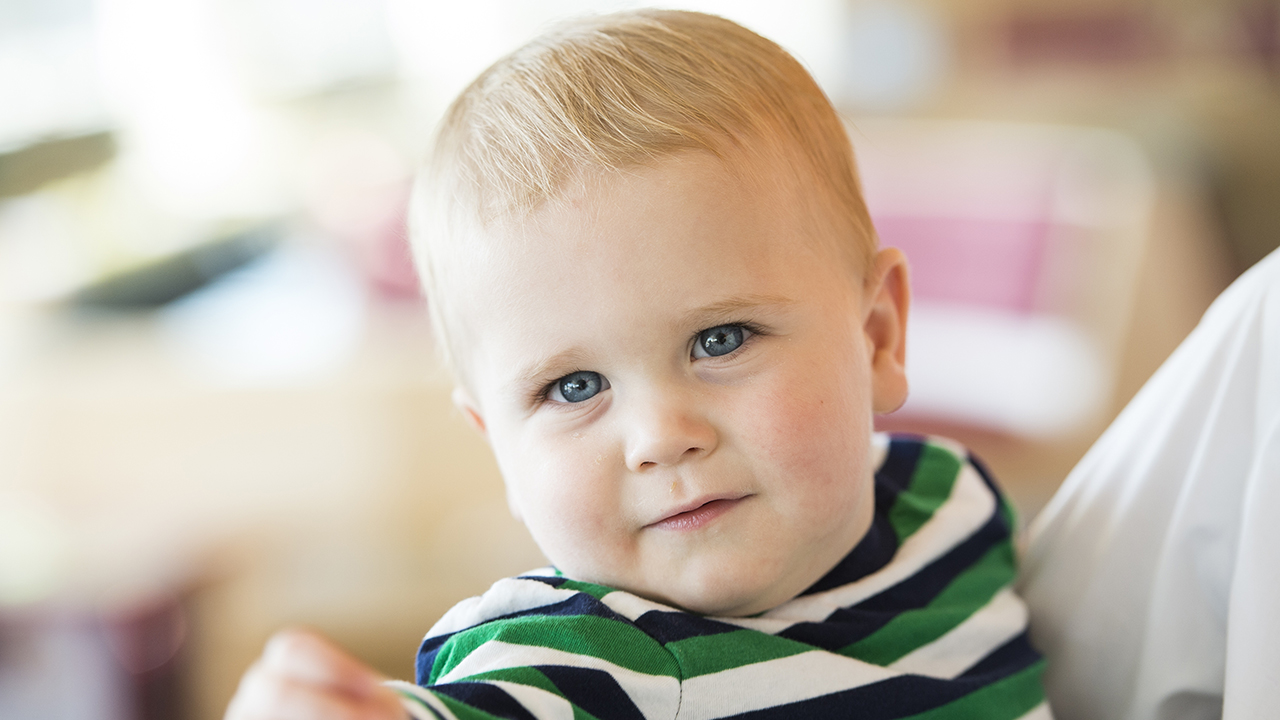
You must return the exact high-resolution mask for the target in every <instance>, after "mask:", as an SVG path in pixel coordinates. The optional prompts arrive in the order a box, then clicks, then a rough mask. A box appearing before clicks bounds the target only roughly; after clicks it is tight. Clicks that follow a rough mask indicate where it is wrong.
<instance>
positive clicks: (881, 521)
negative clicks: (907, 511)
mask: <svg viewBox="0 0 1280 720" xmlns="http://www.w3.org/2000/svg"><path fill="white" fill-rule="evenodd" d="M878 491H879V488H878V487H877V493H878ZM895 497H896V496H895ZM878 500H879V495H878V494H877V501H878ZM897 552H898V533H896V532H894V530H893V525H892V524H891V523H890V522H889V518H888V515H887V514H885V513H880V512H877V513H876V514H875V516H874V517H873V518H872V519H871V527H870V528H868V529H867V534H866V535H863V536H862V540H860V541H858V544H857V545H855V546H854V548H853V551H852V552H850V553H849V554H848V555H845V556H844V559H843V560H841V561H840V562H839V563H837V564H836V566H835V567H834V568H832V569H831V571H830V572H828V573H827V574H826V575H824V576H823V577H822V579H821V580H819V581H818V582H816V583H814V584H813V585H812V586H810V587H809V589H808V590H805V591H804V592H803V593H801V595H812V594H814V593H820V592H826V591H827V590H832V589H834V588H838V587H840V586H841V585H848V584H849V583H851V582H857V581H858V580H861V579H862V578H864V577H866V576H868V575H870V574H871V573H873V572H876V571H877V570H879V569H881V568H883V567H884V566H885V565H888V564H889V561H891V560H893V556H894V555H895V554H896V553H897Z"/></svg>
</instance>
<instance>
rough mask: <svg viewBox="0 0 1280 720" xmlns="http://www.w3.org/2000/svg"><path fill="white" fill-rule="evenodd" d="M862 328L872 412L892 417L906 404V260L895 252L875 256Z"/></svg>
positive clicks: (908, 297) (866, 286)
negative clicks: (865, 344)
mask: <svg viewBox="0 0 1280 720" xmlns="http://www.w3.org/2000/svg"><path fill="white" fill-rule="evenodd" d="M863 288H864V292H863V325H862V331H863V334H864V335H865V337H866V340H867V350H868V357H869V358H870V360H871V397H872V402H871V405H872V409H873V410H874V411H875V412H876V413H891V412H893V411H894V410H897V409H898V408H900V407H902V403H904V402H906V400H907V372H906V363H907V312H908V310H909V309H910V307H911V285H910V282H909V280H908V276H907V258H906V256H904V255H903V254H902V251H901V250H899V249H897V248H885V249H883V250H881V251H879V252H878V253H876V257H875V262H874V263H873V264H872V266H871V267H870V268H869V269H868V272H867V276H866V280H865V283H864V285H863Z"/></svg>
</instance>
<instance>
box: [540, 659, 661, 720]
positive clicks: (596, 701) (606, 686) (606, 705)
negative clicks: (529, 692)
mask: <svg viewBox="0 0 1280 720" xmlns="http://www.w3.org/2000/svg"><path fill="white" fill-rule="evenodd" d="M534 668H535V669H537V670H539V671H541V672H542V674H543V675H546V676H547V679H548V680H550V681H551V682H552V683H554V684H555V686H556V688H557V689H559V690H560V694H561V695H563V696H564V697H565V698H566V699H567V700H568V701H569V702H571V703H573V704H574V705H577V706H578V707H580V708H582V709H583V710H586V711H587V712H589V713H591V714H592V715H595V716H596V717H598V718H609V720H644V714H643V713H641V712H640V708H638V707H636V705H635V703H634V702H632V701H631V697H630V696H629V695H627V693H626V691H625V690H623V689H622V686H621V685H619V684H618V681H617V680H615V679H614V677H613V676H612V675H610V674H609V673H607V672H605V671H603V670H592V669H590V668H580V667H570V666H567V665H535V666H534Z"/></svg>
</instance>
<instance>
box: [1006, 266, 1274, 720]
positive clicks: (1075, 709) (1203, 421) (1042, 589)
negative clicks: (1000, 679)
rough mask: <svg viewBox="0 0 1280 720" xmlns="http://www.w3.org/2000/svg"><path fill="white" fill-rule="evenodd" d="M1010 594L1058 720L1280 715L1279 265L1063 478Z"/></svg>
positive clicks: (1238, 286) (1242, 285) (1215, 320)
mask: <svg viewBox="0 0 1280 720" xmlns="http://www.w3.org/2000/svg"><path fill="white" fill-rule="evenodd" d="M1021 585H1022V587H1021V590H1022V593H1023V597H1024V598H1025V599H1026V601H1027V603H1028V605H1029V606H1030V609H1031V632H1032V638H1033V640H1034V641H1035V642H1036V644H1037V646H1038V647H1039V649H1040V650H1041V651H1042V652H1044V653H1045V655H1046V656H1047V658H1048V660H1049V666H1048V671H1047V674H1046V677H1045V681H1046V686H1047V688H1046V689H1047V692H1048V697H1049V702H1050V704H1051V705H1052V706H1053V710H1054V714H1055V715H1056V716H1057V717H1058V718H1059V719H1060V720H1111V719H1113V718H1115V719H1119V718H1124V719H1126V720H1182V719H1187V720H1191V719H1199V718H1217V717H1222V718H1224V719H1225V720H1253V719H1255V718H1276V717H1280V251H1277V252H1273V253H1272V254H1271V255H1270V256H1269V257H1267V258H1266V259H1265V260H1263V261H1262V262H1260V263H1259V264H1258V265H1257V266H1255V267H1254V268H1253V269H1251V270H1250V271H1249V272H1248V273H1246V274H1245V275H1244V276H1242V277H1241V278H1240V279H1239V280H1237V281H1236V282H1235V283H1234V284H1233V285H1232V286H1231V287H1230V288H1229V289H1228V290H1227V291H1226V292H1225V293H1223V295H1222V296H1221V297H1220V298H1218V300H1217V301H1216V302H1215V303H1214V304H1213V306H1212V307H1210V309H1209V311H1208V312H1206V313H1205V316H1204V318H1203V319H1202V320H1201V322H1200V325H1199V326H1198V327H1197V328H1196V329H1195V331H1193V332H1192V333H1191V335H1190V336H1189V337H1188V338H1187V339H1186V341H1184V342H1183V344H1182V345H1181V346H1180V347H1179V348H1178V349H1177V350H1176V351H1175V352H1174V354H1173V355H1172V356H1171V357H1170V358H1169V360H1168V361H1167V362H1166V363H1165V364H1164V365H1163V366H1162V367H1161V368H1160V370H1159V371H1157V372H1156V374H1155V375H1154V376H1152V378H1151V380H1150V381H1149V382H1148V383H1147V385H1146V386H1145V387H1144V388H1143V389H1142V391H1141V392H1140V393H1138V395H1137V397H1135V398H1134V400H1133V402H1132V403H1130V405H1129V407H1127V408H1126V409H1125V411H1124V412H1123V413H1122V414H1121V415H1120V417H1119V418H1118V419H1117V420H1116V422H1115V423H1114V424H1113V425H1112V426H1111V428H1110V429H1108V430H1107V432H1106V433H1105V434H1104V435H1103V436H1102V438H1101V439H1100V440H1099V441H1098V442H1097V444H1096V445H1095V446H1094V447H1093V449H1091V450H1090V451H1089V453H1088V454H1087V455H1086V456H1085V457H1084V459H1083V460H1082V461H1081V462H1080V464H1079V465H1078V466H1077V467H1076V469H1075V470H1074V471H1073V472H1072V473H1071V475H1070V476H1069V477H1068V478H1067V480H1066V482H1065V483H1064V484H1063V486H1062V488H1061V490H1059V492H1058V494H1057V495H1056V496H1055V497H1054V499H1053V500H1052V502H1050V504H1049V505H1048V507H1046V508H1045V510H1044V512H1043V513H1042V514H1041V515H1040V517H1039V518H1037V520H1036V522H1035V523H1034V524H1033V525H1032V528H1031V540H1030V549H1029V552H1028V554H1027V557H1026V558H1025V562H1024V566H1023V579H1022V581H1021Z"/></svg>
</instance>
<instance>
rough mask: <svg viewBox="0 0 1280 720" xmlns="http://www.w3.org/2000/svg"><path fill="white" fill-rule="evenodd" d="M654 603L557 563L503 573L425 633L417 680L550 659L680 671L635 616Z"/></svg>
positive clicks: (606, 666)
mask: <svg viewBox="0 0 1280 720" xmlns="http://www.w3.org/2000/svg"><path fill="white" fill-rule="evenodd" d="M649 605H655V606H656V603H650V602H649V601H647V600H644V599H642V598H639V597H636V596H635V595H631V594H630V593H625V592H620V591H617V590H613V589H612V588H608V587H604V586H601V585H593V584H591V583H584V582H578V581H575V580H571V579H568V578H565V577H563V576H561V575H559V574H558V573H556V572H555V570H554V569H552V568H545V569H542V570H538V571H534V572H532V573H527V574H525V575H521V576H519V577H515V578H506V579H503V580H499V581H498V582H497V583H494V585H493V586H492V587H491V588H489V590H488V591H487V592H485V593H484V594H483V595H480V596H478V597H473V598H470V599H468V600H465V601H463V602H461V603H459V604H458V605H456V606H455V607H454V608H453V609H452V610H450V611H449V612H448V613H446V614H445V616H444V617H443V618H441V619H440V622H438V623H436V625H435V626H434V627H432V628H431V630H430V631H429V632H428V633H427V636H426V638H425V639H424V640H423V642H422V646H421V648H420V649H419V652H418V668H417V670H418V682H419V683H420V684H423V685H431V684H437V683H447V682H456V681H458V680H460V679H462V678H465V677H470V676H473V675H476V674H479V673H484V672H488V671H491V670H493V669H495V668H511V667H516V666H530V667H531V666H537V665H546V664H556V665H566V666H591V667H598V668H603V669H607V670H614V669H616V670H617V671H619V672H625V671H634V672H641V673H646V674H674V668H673V667H668V665H670V663H671V661H670V655H669V653H667V652H666V651H665V650H664V649H663V648H662V645H661V643H659V642H657V641H656V640H654V639H653V638H652V637H650V636H649V635H648V634H646V633H645V632H644V631H642V630H640V629H639V628H638V627H637V626H636V624H635V622H634V617H636V616H638V615H639V614H643V613H644V612H646V611H647V610H648V609H649V608H648V606H649ZM646 648H647V649H648V650H649V652H644V650H645V649H646Z"/></svg>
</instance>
